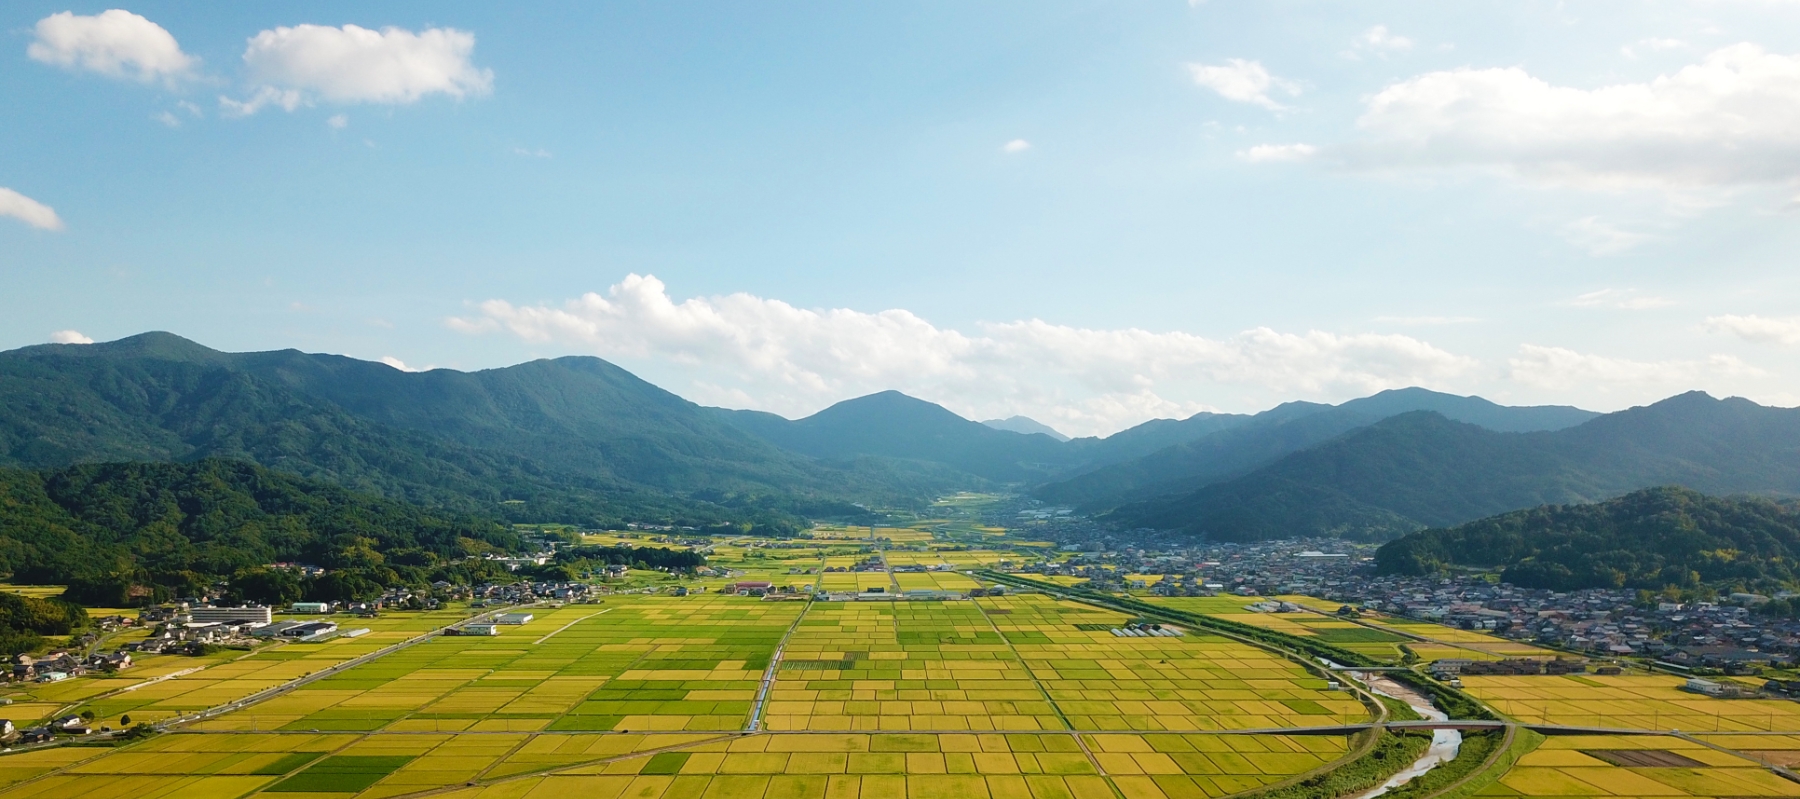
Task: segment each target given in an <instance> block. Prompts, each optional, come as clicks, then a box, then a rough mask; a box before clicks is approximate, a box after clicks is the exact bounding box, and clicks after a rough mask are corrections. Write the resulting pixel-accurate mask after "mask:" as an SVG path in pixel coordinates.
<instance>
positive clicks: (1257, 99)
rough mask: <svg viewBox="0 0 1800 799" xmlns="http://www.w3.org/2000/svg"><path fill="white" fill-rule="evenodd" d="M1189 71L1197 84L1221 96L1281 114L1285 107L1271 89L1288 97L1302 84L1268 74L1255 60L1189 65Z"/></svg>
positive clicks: (1231, 59)
mask: <svg viewBox="0 0 1800 799" xmlns="http://www.w3.org/2000/svg"><path fill="white" fill-rule="evenodd" d="M1187 68H1188V73H1189V74H1190V75H1192V76H1193V78H1194V83H1196V84H1199V85H1201V86H1204V87H1206V88H1208V89H1212V90H1213V91H1215V92H1218V93H1219V96H1220V97H1223V98H1225V99H1227V100H1232V101H1236V102H1240V103H1250V104H1252V105H1260V106H1262V107H1263V108H1267V109H1269V110H1271V111H1280V110H1283V109H1284V108H1286V106H1283V105H1282V104H1280V103H1278V102H1275V101H1274V100H1273V99H1271V98H1270V97H1269V92H1270V90H1272V89H1279V90H1281V91H1283V92H1286V93H1288V94H1289V95H1298V94H1299V93H1300V84H1298V83H1295V82H1293V81H1290V80H1283V79H1281V78H1277V77H1275V76H1274V75H1271V74H1269V70H1267V69H1265V68H1264V67H1263V65H1262V64H1261V63H1259V62H1256V61H1246V60H1244V59H1242V58H1230V59H1226V61H1225V63H1223V64H1217V65H1214V64H1189V65H1187Z"/></svg>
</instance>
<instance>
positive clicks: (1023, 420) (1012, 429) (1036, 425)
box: [982, 416, 1069, 441]
mask: <svg viewBox="0 0 1800 799" xmlns="http://www.w3.org/2000/svg"><path fill="white" fill-rule="evenodd" d="M982 424H984V425H987V426H988V427H992V428H994V429H995V430H1005V431H1007V432H1009V433H1022V434H1024V435H1032V434H1033V433H1037V434H1042V435H1046V436H1049V437H1051V438H1054V439H1056V440H1057V441H1068V440H1069V437H1068V436H1065V435H1063V434H1062V433H1060V432H1058V431H1057V429H1056V428H1054V427H1051V426H1050V425H1047V424H1044V423H1043V422H1040V421H1038V420H1036V419H1033V418H1031V417H1029V416H1008V417H1006V418H1005V419H989V420H987V421H985V422H982Z"/></svg>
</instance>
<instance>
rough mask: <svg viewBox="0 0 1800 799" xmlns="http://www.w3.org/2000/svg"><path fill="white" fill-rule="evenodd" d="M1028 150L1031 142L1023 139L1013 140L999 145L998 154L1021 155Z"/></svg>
mask: <svg viewBox="0 0 1800 799" xmlns="http://www.w3.org/2000/svg"><path fill="white" fill-rule="evenodd" d="M1029 149H1031V142H1028V141H1026V140H1024V139H1013V140H1012V141H1009V142H1007V143H1005V144H1002V145H1000V152H1003V153H1022V152H1025V151H1026V150H1029Z"/></svg>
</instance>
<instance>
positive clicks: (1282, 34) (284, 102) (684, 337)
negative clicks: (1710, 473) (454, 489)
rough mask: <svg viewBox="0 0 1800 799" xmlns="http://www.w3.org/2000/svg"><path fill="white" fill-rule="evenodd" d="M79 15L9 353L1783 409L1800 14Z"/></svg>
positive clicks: (1794, 236)
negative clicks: (1410, 393)
mask: <svg viewBox="0 0 1800 799" xmlns="http://www.w3.org/2000/svg"><path fill="white" fill-rule="evenodd" d="M108 8H109V7H108V6H105V5H95V6H71V5H68V4H61V3H59V4H40V3H33V2H16V3H9V4H7V6H6V7H5V9H4V10H0V22H3V24H0V30H3V31H4V36H3V37H0V64H3V65H4V66H3V67H0V108H3V109H4V118H5V120H6V124H4V125H0V188H4V189H6V190H7V191H5V192H0V275H4V277H5V279H6V284H7V286H8V288H7V290H6V291H4V292H0V346H3V347H8V348H10V347H15V346H23V345H27V344H34V343H40V342H43V341H47V340H51V338H52V337H53V336H56V337H58V338H61V339H64V340H76V341H78V340H83V339H94V340H108V339H112V338H117V337H120V336H125V335H130V334H133V333H137V332H141V331H144V330H150V329H162V330H170V331H173V332H176V333H180V334H182V335H185V336H188V337H190V338H193V339H196V340H198V341H200V342H202V343H205V344H207V345H210V346H213V347H217V348H220V349H228V350H252V349H274V348H284V347H295V348H299V349H303V350H308V351H318V352H337V353H344V354H347V355H352V356H356V357H361V358H368V359H377V358H388V359H391V360H392V361H393V362H394V363H396V364H402V363H403V364H404V365H406V366H407V367H408V368H421V367H429V366H441V367H452V368H462V369H474V368H487V367H494V366H502V365H507V364H511V363H516V362H519V361H522V360H527V359H530V358H534V357H544V356H555V355H566V354H595V355H600V356H602V357H606V358H608V359H610V360H613V361H615V362H618V363H620V364H622V365H624V366H626V367H627V368H630V369H632V370H634V371H636V372H638V373H639V374H641V375H643V376H644V377H646V378H647V379H650V380H652V381H653V382H656V383H658V384H659V385H662V386H664V387H666V388H669V389H670V390H672V391H675V392H676V393H679V394H682V395H683V396H687V397H689V398H692V399H695V400H696V401H700V402H706V403H710V404H724V405H731V406H735V407H757V408H764V409H769V410H774V411H777V412H780V413H784V414H787V415H790V416H793V415H800V414H804V413H807V412H810V411H813V410H817V409H818V408H820V407H823V406H824V405H826V404H829V403H830V402H832V401H836V400H839V399H844V398H847V397H850V396H856V395H859V394H862V393H867V392H869V391H873V390H879V389H883V388H898V389H901V390H904V391H907V392H909V393H912V394H914V395H916V396H921V397H924V398H927V399H931V400H934V401H937V402H941V403H943V404H945V405H947V406H948V407H950V408H952V409H954V410H957V411H959V412H961V413H964V414H966V415H970V416H974V417H981V418H985V417H990V416H1004V415H1010V414H1012V413H1024V414H1027V415H1030V416H1033V417H1035V418H1039V419H1041V420H1043V421H1046V422H1048V423H1050V424H1052V425H1055V426H1057V427H1059V428H1060V429H1063V430H1065V431H1066V432H1070V433H1076V434H1087V433H1104V432H1109V431H1111V430H1114V429H1118V428H1120V427H1123V426H1125V425H1128V424H1131V423H1135V422H1138V421H1142V420H1144V419H1147V418H1151V417H1153V416H1180V415H1186V414H1188V413H1191V412H1193V411H1196V410H1201V409H1219V410H1229V411H1253V410H1258V409H1261V408H1266V407H1269V406H1271V405H1273V404H1275V403H1278V402H1281V401H1284V400H1289V399H1311V400H1325V401H1338V400H1342V399H1346V398H1349V397H1353V396H1359V395H1363V394H1367V393H1370V392H1372V391H1374V390H1378V389H1380V388H1383V387H1393V386H1403V385H1415V384H1416V385H1425V386H1429V387H1432V388H1438V389H1442V390H1448V391H1456V392H1459V393H1479V394H1482V395H1484V396H1488V397H1490V398H1493V399H1496V400H1499V401H1503V402H1510V403H1518V404H1525V403H1569V404H1579V405H1583V406H1587V407H1593V408H1597V409H1603V410H1604V409H1613V408H1619V407H1625V406H1629V405H1632V404H1639V403H1643V402H1648V401H1653V400H1655V399H1658V398H1661V397H1663V396H1667V395H1669V394H1673V393H1677V392H1679V391H1684V390H1689V389H1695V388H1698V389H1705V390H1708V391H1711V392H1713V393H1715V394H1719V395H1728V394H1737V395H1742V396H1748V397H1751V398H1753V399H1757V400H1758V401H1762V402H1766V403H1771V404H1780V405H1795V404H1800V370H1796V368H1795V364H1796V362H1797V361H1796V357H1795V356H1796V354H1800V270H1797V269H1796V268H1795V267H1796V263H1795V255H1796V253H1800V225H1796V224H1795V223H1796V221H1797V217H1796V210H1795V202H1796V197H1797V196H1800V4H1795V3H1785V2H1775V1H1774V0H1766V1H1759V0H1742V1H1741V2H1733V1H1732V0H1709V1H1708V2H1698V3H1655V2H1650V3H1604V2H1596V3H1583V4H1571V5H1564V4H1553V3H1531V2H1523V3H1521V2H1505V3H1499V2H1495V3H1461V4H1454V5H1450V4H1421V3H1354V4H1352V3H1339V4H1322V3H1301V2H1270V3H1254V4H1252V3H1240V2H1225V1H1223V0H1212V1H1211V2H1206V3H1198V4H1189V3H1186V2H1179V1H1177V2H1162V3H1151V2H1135V3H1119V2H1088V3H1055V2H1032V3H999V2H996V3H982V4H969V3H935V4H930V3H914V4H892V5H882V4H874V3H855V4H843V3H818V4H797V3H790V4H737V5H730V4H698V3H670V2H656V3H648V2H647V3H638V4H621V3H581V4H570V5H554V4H533V5H531V6H529V7H526V8H523V9H521V8H520V7H517V6H508V7H506V8H504V9H499V10H497V9H494V8H490V7H487V6H484V5H476V4H460V3H430V4H425V3H418V4H401V3H386V4H373V3H359V4H308V5H304V6H299V5H292V6H275V5H268V4H233V5H226V6H217V5H209V6H193V5H192V4H160V3H139V4H133V5H130V6H126V7H124V8H123V9H122V10H121V11H118V12H109V11H108ZM103 12H107V13H103ZM348 26H356V27H354V28H352V27H348Z"/></svg>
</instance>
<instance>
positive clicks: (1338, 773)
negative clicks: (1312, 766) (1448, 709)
mask: <svg viewBox="0 0 1800 799" xmlns="http://www.w3.org/2000/svg"><path fill="white" fill-rule="evenodd" d="M1430 746H1431V734H1430V733H1423V734H1421V733H1414V732H1383V733H1382V735H1381V740H1379V741H1376V742H1375V748H1374V749H1373V750H1371V751H1370V752H1369V753H1368V754H1366V755H1363V756H1362V757H1359V758H1357V759H1355V760H1352V761H1350V762H1349V763H1345V764H1343V765H1341V766H1338V767H1336V768H1333V769H1331V770H1330V771H1326V772H1322V773H1319V774H1314V775H1312V776H1310V777H1307V778H1306V779H1303V780H1300V781H1299V782H1295V783H1290V784H1288V785H1282V786H1279V787H1275V788H1270V789H1268V790H1266V791H1258V792H1256V793H1251V794H1246V795H1245V796H1246V797H1248V798H1249V799H1335V797H1339V796H1345V795H1348V794H1353V793H1358V792H1360V791H1366V790H1368V789H1370V788H1373V787H1375V786H1377V785H1380V784H1381V783H1383V782H1386V781H1387V778H1388V777H1391V776H1393V775H1394V774H1395V773H1397V772H1399V771H1400V770H1401V769H1404V768H1406V767H1407V766H1410V765H1412V764H1413V763H1414V762H1415V761H1417V760H1418V759H1419V757H1420V756H1422V755H1424V754H1425V750H1426V749H1427V748H1429V747H1430Z"/></svg>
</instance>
